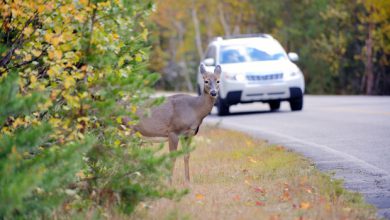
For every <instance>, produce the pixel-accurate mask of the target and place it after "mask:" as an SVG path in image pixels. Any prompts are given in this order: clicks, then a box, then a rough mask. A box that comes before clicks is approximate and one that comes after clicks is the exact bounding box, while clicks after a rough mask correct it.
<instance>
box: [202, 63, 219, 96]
mask: <svg viewBox="0 0 390 220" xmlns="http://www.w3.org/2000/svg"><path fill="white" fill-rule="evenodd" d="M199 70H200V73H201V74H202V76H203V82H204V89H203V91H204V93H206V94H209V95H210V96H211V97H217V94H218V90H219V78H220V77H221V71H222V70H221V66H220V65H217V66H216V67H215V69H214V73H210V72H207V71H206V69H205V67H204V65H203V64H200V66H199Z"/></svg>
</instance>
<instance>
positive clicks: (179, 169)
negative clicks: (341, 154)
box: [132, 127, 376, 220]
mask: <svg viewBox="0 0 390 220" xmlns="http://www.w3.org/2000/svg"><path fill="white" fill-rule="evenodd" d="M194 140H195V145H196V149H195V150H194V151H193V152H192V153H191V159H190V173H191V178H192V179H191V183H190V184H186V183H185V181H184V168H183V163H182V160H178V161H177V162H176V167H175V171H174V177H173V185H175V186H176V187H178V188H186V187H188V188H189V189H190V193H189V194H187V195H186V196H184V197H183V198H182V199H181V200H179V201H170V200H167V199H161V200H158V201H153V202H152V201H145V202H144V203H143V204H142V205H140V206H139V207H138V208H137V210H136V212H135V213H134V215H133V216H132V218H133V219H169V220H171V219H376V215H375V213H376V210H375V208H373V207H372V206H370V205H368V204H366V203H365V202H364V200H363V198H362V196H361V195H360V194H358V193H352V192H349V191H347V190H345V189H344V188H343V184H342V181H340V180H334V179H332V178H331V177H330V176H329V175H327V174H324V173H321V172H319V171H318V170H317V169H316V168H315V167H314V166H313V165H312V163H311V162H310V161H308V160H307V159H305V158H304V157H302V156H300V155H298V154H296V153H294V152H291V151H289V150H287V149H286V148H284V147H282V146H275V145H269V144H267V143H266V142H264V141H261V140H256V139H253V138H251V137H249V136H247V135H245V134H243V133H240V132H235V131H228V130H222V129H217V128H214V127H203V129H201V132H200V134H199V135H198V136H197V137H196V138H195V139H194Z"/></svg>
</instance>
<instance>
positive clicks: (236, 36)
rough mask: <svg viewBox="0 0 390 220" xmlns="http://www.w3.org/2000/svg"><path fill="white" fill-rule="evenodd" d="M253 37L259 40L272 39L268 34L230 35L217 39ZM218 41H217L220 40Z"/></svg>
mask: <svg viewBox="0 0 390 220" xmlns="http://www.w3.org/2000/svg"><path fill="white" fill-rule="evenodd" d="M253 37H261V38H268V39H273V37H272V36H271V35H269V34H264V33H258V34H232V35H228V36H224V37H217V38H222V39H224V40H225V39H226V40H227V39H235V38H253ZM222 39H218V40H222Z"/></svg>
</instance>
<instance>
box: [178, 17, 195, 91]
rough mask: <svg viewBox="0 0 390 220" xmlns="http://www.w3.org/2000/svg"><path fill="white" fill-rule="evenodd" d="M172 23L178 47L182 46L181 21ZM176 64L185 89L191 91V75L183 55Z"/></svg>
mask: <svg viewBox="0 0 390 220" xmlns="http://www.w3.org/2000/svg"><path fill="white" fill-rule="evenodd" d="M173 24H174V25H175V27H176V29H177V34H178V45H179V47H178V49H179V48H180V46H182V45H183V43H184V33H185V27H184V25H183V23H181V22H179V21H173ZM178 65H179V75H181V76H183V78H184V80H185V83H186V87H187V90H188V91H190V92H193V91H194V87H193V86H192V82H191V77H190V74H189V72H188V67H187V64H186V61H185V60H184V58H183V56H181V58H180V61H179V64H178Z"/></svg>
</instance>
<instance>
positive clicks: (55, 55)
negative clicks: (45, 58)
mask: <svg viewBox="0 0 390 220" xmlns="http://www.w3.org/2000/svg"><path fill="white" fill-rule="evenodd" d="M48 53H49V58H50V59H51V60H54V59H56V60H60V59H61V58H62V51H61V50H50V51H49V52H48Z"/></svg>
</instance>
